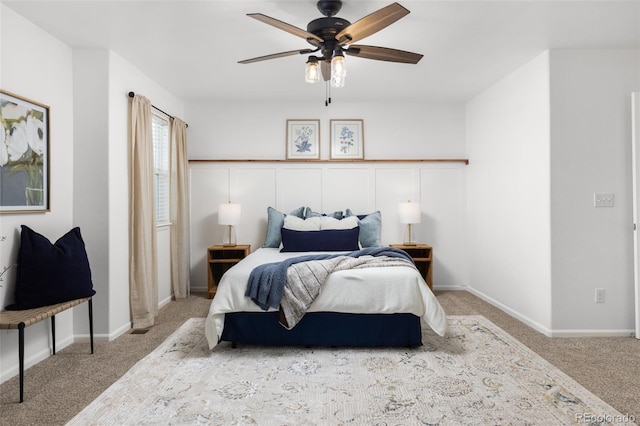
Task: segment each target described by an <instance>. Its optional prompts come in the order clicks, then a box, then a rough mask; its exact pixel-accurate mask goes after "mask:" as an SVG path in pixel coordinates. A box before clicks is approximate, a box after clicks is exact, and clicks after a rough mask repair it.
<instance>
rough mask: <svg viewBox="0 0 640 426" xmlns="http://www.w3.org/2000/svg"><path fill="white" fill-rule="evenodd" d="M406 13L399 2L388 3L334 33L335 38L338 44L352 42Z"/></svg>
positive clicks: (407, 12)
mask: <svg viewBox="0 0 640 426" xmlns="http://www.w3.org/2000/svg"><path fill="white" fill-rule="evenodd" d="M408 14H409V10H408V9H405V8H404V7H402V6H400V4H398V3H393V4H390V5H389V6H386V7H383V8H382V9H379V10H377V11H375V12H373V13H371V14H369V15H367V16H365V17H364V18H362V19H360V20H359V21H356V22H354V23H353V24H351V25H349V26H348V27H347V28H345V29H343V30H342V31H340V32H339V33H338V34H337V35H336V40H338V43H340V44H348V43H354V42H356V41H358V40H362V39H363V38H365V37H368V36H370V35H371V34H373V33H376V32H378V31H380V30H381V29H383V28H386V27H388V26H389V25H391V24H393V23H394V22H396V21H397V20H398V19H400V18H402V17H404V16H406V15H408Z"/></svg>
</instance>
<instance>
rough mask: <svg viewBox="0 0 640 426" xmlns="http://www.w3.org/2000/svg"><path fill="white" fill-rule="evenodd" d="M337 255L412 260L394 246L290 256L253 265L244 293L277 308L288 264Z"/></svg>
mask: <svg viewBox="0 0 640 426" xmlns="http://www.w3.org/2000/svg"><path fill="white" fill-rule="evenodd" d="M338 256H350V257H360V256H388V257H395V258H400V259H406V260H409V261H411V262H413V260H412V259H411V257H410V256H409V255H408V254H407V253H406V252H404V251H402V250H400V249H397V248H394V247H367V248H363V249H361V250H356V251H352V252H350V253H338V254H326V253H323V254H310V255H305V256H298V257H292V258H290V259H286V260H283V261H281V262H273V263H265V264H264V265H259V266H257V267H255V268H254V269H253V271H251V274H250V275H249V282H248V283H247V290H246V291H245V293H244V295H245V296H247V297H249V298H251V300H252V301H253V302H254V303H255V304H256V305H258V306H259V307H260V308H261V309H263V310H265V311H266V310H268V309H269V308H279V307H280V301H281V300H282V294H283V292H284V285H285V282H286V281H287V269H288V268H289V266H291V265H293V264H294V263H300V262H308V261H310V260H323V259H331V258H334V257H338Z"/></svg>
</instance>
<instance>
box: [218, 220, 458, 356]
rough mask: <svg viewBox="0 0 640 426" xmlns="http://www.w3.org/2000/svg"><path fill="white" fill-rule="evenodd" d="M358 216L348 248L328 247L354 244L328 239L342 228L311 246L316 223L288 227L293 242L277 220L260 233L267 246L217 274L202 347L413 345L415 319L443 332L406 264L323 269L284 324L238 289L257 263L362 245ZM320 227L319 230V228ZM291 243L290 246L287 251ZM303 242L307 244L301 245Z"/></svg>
mask: <svg viewBox="0 0 640 426" xmlns="http://www.w3.org/2000/svg"><path fill="white" fill-rule="evenodd" d="M287 217H289V216H287ZM302 219H303V218H302ZM363 219H366V216H363V217H361V218H358V222H357V224H358V225H359V226H358V229H356V230H355V231H353V232H356V231H357V232H358V234H357V235H358V236H356V247H355V249H356V250H336V248H343V249H347V248H354V247H352V245H353V244H352V243H349V244H347V245H346V246H340V243H336V241H340V240H341V239H344V238H343V237H341V236H339V237H336V235H338V234H340V235H342V234H347V233H348V232H347V231H344V230H340V231H342V232H341V233H339V232H337V231H336V232H333V233H327V232H324V233H322V234H324V237H326V236H327V235H328V236H329V238H328V239H327V238H325V240H326V241H329V243H328V244H330V245H331V247H327V246H324V247H323V246H322V245H320V246H318V245H317V241H318V237H319V236H320V235H321V233H316V234H314V233H313V231H320V230H319V229H303V230H293V231H294V232H295V234H294V235H295V238H296V239H297V240H295V244H292V241H293V240H292V239H291V238H289V237H290V235H289V236H288V235H287V234H288V233H289V231H290V230H288V229H287V225H286V224H281V223H277V224H276V226H275V227H274V230H275V231H276V232H278V233H279V235H281V239H277V238H276V239H275V241H272V243H271V244H268V240H269V234H267V238H266V239H265V246H267V247H262V248H259V249H257V250H255V251H254V252H253V253H251V254H250V255H249V256H247V257H246V258H244V259H243V260H242V261H240V262H239V263H237V264H236V265H234V266H233V267H232V268H230V269H229V270H228V271H227V272H226V273H225V274H224V275H223V277H222V279H221V280H220V282H219V284H218V288H217V291H216V295H215V297H214V298H213V300H212V302H211V306H210V309H209V313H208V316H207V320H206V322H205V334H206V337H207V340H208V343H209V347H210V348H211V349H213V348H214V347H215V346H216V345H217V344H218V343H219V342H222V341H229V342H232V344H234V345H235V344H237V343H250V344H262V345H305V346H367V347H368V346H406V347H415V346H420V345H421V344H422V328H421V327H422V325H423V324H424V325H427V326H429V327H431V328H432V329H433V330H434V331H435V332H436V333H438V334H440V335H444V334H445V333H446V329H447V320H446V315H445V312H444V310H443V309H442V307H441V306H440V304H439V302H438V301H437V299H436V297H435V295H434V294H433V293H432V292H431V290H430V289H429V287H428V286H427V284H426V283H425V281H424V279H423V277H422V275H421V274H420V273H419V272H418V270H417V269H415V268H414V267H412V266H411V265H408V266H398V265H396V264H393V263H392V265H393V266H381V265H376V267H362V268H357V269H343V270H336V271H335V272H332V273H330V274H329V275H328V276H327V278H326V281H324V282H323V284H322V287H321V288H320V291H319V294H318V295H317V297H315V298H314V299H313V301H312V303H311V304H310V305H309V306H308V309H307V310H306V311H305V313H304V315H303V316H302V317H301V319H300V320H299V322H297V323H295V324H294V325H293V326H291V327H289V328H290V329H287V328H286V327H285V326H283V325H282V317H283V315H282V309H278V308H277V307H270V308H268V309H267V310H264V309H263V308H264V307H265V306H262V307H261V306H258V304H257V303H256V302H255V301H254V300H252V298H251V297H248V296H247V295H245V294H246V292H247V286H248V282H249V280H250V278H252V271H254V270H255V269H256V268H259V267H260V266H261V265H265V264H278V263H281V262H289V263H291V262H296V261H297V260H298V259H299V258H301V257H304V258H305V259H306V257H308V256H311V255H312V256H314V257H321V258H322V257H334V258H335V257H338V256H341V257H345V256H344V255H351V254H353V253H358V254H359V253H360V251H363V250H367V249H366V248H365V249H362V246H363V244H362V240H363V237H364V235H360V234H363V229H362V227H363V224H364V234H366V232H367V230H366V228H367V227H366V221H365V222H363V221H362V220H363ZM270 222H271V221H270ZM270 225H271V223H270ZM289 226H290V225H289ZM304 226H308V224H304ZM304 226H303V227H304ZM343 226H344V225H343ZM322 230H323V231H326V229H324V228H323V229H322ZM301 238H302V240H304V241H306V242H308V241H310V240H313V241H314V242H313V243H312V244H311V246H308V245H305V244H306V243H304V244H300V241H299V240H300V239H301ZM349 238H351V237H349ZM320 239H322V238H320ZM365 242H366V239H365ZM281 243H282V244H281ZM336 244H338V246H336ZM269 245H272V246H273V247H269ZM364 245H365V246H367V245H368V244H364ZM375 245H377V246H380V245H381V244H379V243H376V244H375ZM375 245H374V246H375ZM292 247H293V248H294V250H291V251H288V250H287V248H289V249H291V248H292ZM308 248H311V249H313V250H306V249H308ZM318 248H325V249H326V248H331V249H332V250H318ZM374 250H375V249H374ZM285 323H286V322H285Z"/></svg>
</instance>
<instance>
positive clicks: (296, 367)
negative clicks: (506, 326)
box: [69, 316, 633, 426]
mask: <svg viewBox="0 0 640 426" xmlns="http://www.w3.org/2000/svg"><path fill="white" fill-rule="evenodd" d="M448 321H449V331H448V333H447V337H446V338H443V337H440V336H438V335H436V334H435V333H434V332H432V331H431V330H429V329H428V328H425V329H424V330H423V339H422V340H423V346H421V347H419V348H415V349H404V348H368V349H367V348H295V347H293V348H283V347H261V346H250V345H241V346H240V347H239V348H237V349H234V348H231V345H230V344H228V343H225V344H221V345H219V346H217V347H216V348H215V350H213V351H210V350H209V348H208V344H207V340H206V338H205V336H204V320H203V319H201V318H193V319H190V320H188V321H187V322H186V323H185V324H184V325H183V326H182V327H180V328H179V329H178V330H177V331H176V332H175V333H174V334H173V335H171V336H170V337H169V338H168V339H167V340H166V341H165V342H163V344H161V345H160V346H159V347H158V348H156V349H155V350H154V351H153V352H152V353H151V354H149V355H148V356H147V357H145V358H144V359H143V360H142V361H140V362H139V363H137V364H136V365H135V366H134V367H133V368H132V369H131V370H130V371H129V372H128V373H127V374H125V375H124V377H122V378H121V379H120V380H118V381H117V382H116V383H114V384H113V385H112V386H111V387H110V388H109V389H107V391H105V392H104V393H103V394H102V395H100V397H98V398H97V399H96V400H95V401H94V402H93V403H92V404H90V405H89V406H88V407H87V408H85V409H84V410H83V411H82V412H81V413H79V414H78V415H77V416H76V417H75V418H74V419H73V420H72V421H71V422H70V423H69V424H70V425H81V426H82V425H87V424H99V425H129V424H131V425H133V424H179V425H192V424H203V425H205V424H206V425H235V424H260V425H282V424H290V425H301V424H305V425H313V424H318V425H332V424H335V425H340V424H353V425H370V424H408V425H424V424H439V425H475V424H491V425H496V424H514V425H515V424H518V425H526V424H545V425H570V424H575V423H594V422H597V423H600V424H614V423H616V424H631V422H630V421H629V420H633V419H628V418H625V416H624V415H622V414H621V413H619V412H617V411H616V410H615V409H613V408H612V407H610V406H609V405H607V404H606V403H604V402H603V401H602V400H600V399H598V398H597V397H595V396H594V395H593V394H591V393H590V392H589V391H587V390H586V389H584V388H583V387H582V386H580V385H579V384H578V383H576V382H575V381H574V380H572V379H571V378H569V377H568V376H566V375H565V374H564V373H562V372H561V371H560V370H558V369H557V368H555V367H553V366H552V365H551V364H549V363H548V362H547V361H545V360H543V359H542V358H541V357H539V356H538V355H537V354H535V353H534V352H533V351H531V350H530V349H528V348H527V347H525V346H524V345H522V344H521V343H520V342H518V341H517V340H516V339H514V338H513V337H511V336H509V335H508V334H507V333H505V332H504V331H503V330H501V329H500V328H499V327H497V326H496V325H494V324H493V323H491V322H490V321H488V320H487V319H485V318H484V317H482V316H449V318H448Z"/></svg>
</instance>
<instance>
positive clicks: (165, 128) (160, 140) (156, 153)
mask: <svg viewBox="0 0 640 426" xmlns="http://www.w3.org/2000/svg"><path fill="white" fill-rule="evenodd" d="M151 134H152V136H151V137H152V138H153V164H154V166H153V168H154V174H155V191H156V194H155V195H156V224H157V225H166V224H168V223H169V120H168V118H167V117H166V116H165V115H161V114H160V113H159V112H156V111H153V114H152V116H151Z"/></svg>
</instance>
